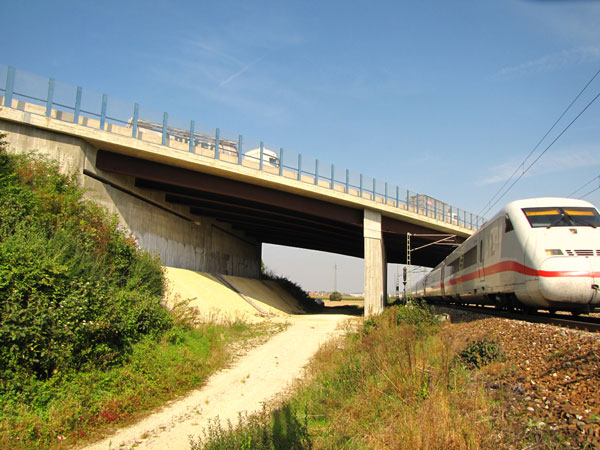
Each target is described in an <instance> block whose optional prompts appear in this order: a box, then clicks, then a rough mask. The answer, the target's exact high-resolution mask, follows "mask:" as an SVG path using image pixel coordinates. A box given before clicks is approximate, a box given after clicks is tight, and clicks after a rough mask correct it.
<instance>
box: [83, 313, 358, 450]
mask: <svg viewBox="0 0 600 450" xmlns="http://www.w3.org/2000/svg"><path fill="white" fill-rule="evenodd" d="M349 319H350V318H349V316H345V315H338V314H335V315H333V314H331V315H329V314H326V315H297V316H290V317H287V318H286V320H287V321H289V322H290V323H291V325H290V326H289V327H288V328H287V329H286V330H285V331H283V332H281V333H279V334H277V335H275V336H274V337H272V338H271V339H270V340H269V341H268V342H267V343H265V344H263V345H261V346H259V347H256V348H254V349H252V350H250V351H249V352H248V353H247V354H246V355H245V356H242V357H240V358H239V359H238V360H237V361H235V362H234V363H233V365H232V367H230V368H228V369H225V370H223V371H221V372H219V373H217V374H215V375H213V376H212V377H211V378H210V379H209V380H208V382H207V384H206V385H205V386H204V387H202V388H201V389H199V390H196V391H194V392H192V393H190V394H189V395H188V396H187V397H185V398H183V399H182V400H179V401H177V402H174V403H172V404H169V405H167V406H166V407H164V408H163V409H162V410H160V411H158V412H156V413H154V414H152V415H150V416H149V417H147V418H146V419H144V420H142V421H141V422H139V423H137V424H134V425H132V426H130V427H127V428H124V429H122V430H120V431H118V432H117V433H116V434H114V435H112V436H109V437H107V438H105V439H104V440H102V441H100V442H98V443H96V444H94V445H91V446H89V447H86V450H105V449H130V448H136V449H157V450H158V449H160V450H162V449H188V448H189V436H190V435H192V436H195V437H197V436H201V435H202V430H203V429H204V428H205V427H206V426H207V425H208V423H209V420H214V418H215V417H217V416H218V418H219V419H220V420H221V422H222V423H226V421H227V420H228V419H230V420H232V421H233V422H234V423H235V422H236V421H237V417H238V412H243V411H247V412H248V413H251V412H254V411H258V410H261V409H262V404H263V403H264V402H267V401H268V400H270V399H273V398H275V397H276V396H278V395H280V394H284V393H285V392H286V388H287V387H289V386H290V384H291V383H292V382H293V381H294V380H295V379H296V378H298V377H299V376H301V375H302V372H303V367H304V366H305V365H306V364H307V363H308V362H309V360H310V358H311V357H312V356H313V355H314V354H315V353H316V351H317V350H318V349H319V347H320V346H321V344H323V343H324V342H326V341H327V340H328V339H330V338H331V337H332V336H335V335H337V334H341V333H343V332H344V331H345V325H344V324H345V323H346V322H347V321H348V320H349ZM354 320H357V318H354Z"/></svg>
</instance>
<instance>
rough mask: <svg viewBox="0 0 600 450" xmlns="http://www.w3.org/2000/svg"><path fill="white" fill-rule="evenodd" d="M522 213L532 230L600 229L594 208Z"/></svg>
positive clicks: (546, 209) (536, 210)
mask: <svg viewBox="0 0 600 450" xmlns="http://www.w3.org/2000/svg"><path fill="white" fill-rule="evenodd" d="M523 212H524V213H525V217H527V220H529V224H530V225H531V227H532V228H543V227H546V228H552V227H593V228H596V227H600V215H599V214H598V211H596V209H595V208H580V207H556V208H554V207H544V208H523Z"/></svg>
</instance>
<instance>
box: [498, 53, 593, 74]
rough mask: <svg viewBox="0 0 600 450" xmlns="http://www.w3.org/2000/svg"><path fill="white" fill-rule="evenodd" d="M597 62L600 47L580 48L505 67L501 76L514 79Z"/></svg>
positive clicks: (501, 71)
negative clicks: (529, 74) (534, 73)
mask: <svg viewBox="0 0 600 450" xmlns="http://www.w3.org/2000/svg"><path fill="white" fill-rule="evenodd" d="M596 61H600V46H587V47H578V48H572V49H569V50H563V51H561V52H557V53H551V54H549V55H545V56H542V57H540V58H537V59H534V60H531V61H526V62H524V63H521V64H518V65H515V66H510V67H504V68H503V69H501V70H500V72H499V75H500V76H502V77H514V76H519V75H523V74H528V73H533V72H548V71H554V70H558V69H561V68H563V67H568V66H573V65H578V64H583V63H589V62H596Z"/></svg>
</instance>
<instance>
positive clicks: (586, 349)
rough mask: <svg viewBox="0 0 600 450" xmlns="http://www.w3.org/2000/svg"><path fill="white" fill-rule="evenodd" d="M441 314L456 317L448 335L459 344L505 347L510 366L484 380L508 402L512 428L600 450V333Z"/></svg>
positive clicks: (500, 367) (489, 371) (502, 366)
mask: <svg viewBox="0 0 600 450" xmlns="http://www.w3.org/2000/svg"><path fill="white" fill-rule="evenodd" d="M439 309H440V312H442V313H447V314H449V315H450V316H451V318H452V319H451V320H452V322H453V324H452V325H451V326H448V327H446V328H445V329H444V331H443V333H448V335H449V337H452V339H454V340H455V342H457V345H463V344H464V345H466V343H467V342H469V341H472V340H477V339H482V338H484V337H485V338H487V339H490V340H495V341H497V342H498V343H499V344H500V346H501V348H502V350H503V353H504V355H505V358H506V359H505V361H504V362H502V363H496V364H494V365H493V366H492V367H486V368H484V369H483V370H482V371H481V375H482V376H484V377H485V378H484V380H485V385H486V387H487V388H488V389H490V390H493V391H495V392H497V394H498V395H499V396H501V397H503V398H504V399H505V402H508V404H507V405H505V406H506V408H505V409H506V410H507V413H506V414H504V413H503V414H501V415H503V416H505V417H504V420H505V421H506V423H507V424H509V425H510V426H511V428H512V427H516V428H519V427H521V428H522V430H523V433H524V434H525V435H526V434H527V433H528V432H531V431H532V429H534V428H535V429H536V432H537V431H540V430H546V431H550V432H560V434H562V435H563V437H564V438H565V439H567V440H568V441H569V444H570V445H571V446H573V447H575V448H577V447H582V446H585V445H587V446H588V448H589V447H591V448H600V335H599V334H595V333H589V332H584V331H576V330H568V329H564V328H560V327H557V326H555V325H547V324H534V323H529V322H523V321H516V320H510V319H503V318H490V317H489V316H484V315H481V314H476V313H469V312H464V311H456V310H452V309H449V308H439ZM515 444H517V443H516V442H515ZM521 444H522V443H521Z"/></svg>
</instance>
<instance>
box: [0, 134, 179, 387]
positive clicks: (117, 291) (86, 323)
mask: <svg viewBox="0 0 600 450" xmlns="http://www.w3.org/2000/svg"><path fill="white" fill-rule="evenodd" d="M0 139H1V137H0ZM83 195H84V191H83V190H82V189H81V188H80V187H78V186H77V183H76V179H75V177H74V176H66V175H63V174H61V173H60V172H59V170H58V166H57V164H56V163H53V162H50V161H47V160H45V159H44V158H42V157H39V156H33V155H13V154H9V153H8V152H7V151H6V148H5V146H4V145H0V392H2V391H6V390H13V389H19V388H18V386H20V385H22V384H23V380H27V379H29V378H31V377H33V378H37V379H47V378H50V377H52V376H53V375H55V374H57V373H64V372H68V371H70V370H79V369H82V368H84V367H86V366H87V365H91V366H95V367H106V366H107V365H109V364H112V363H114V362H117V361H119V359H120V358H122V356H123V355H124V354H126V353H127V351H128V349H129V348H130V347H131V344H132V343H134V342H137V341H138V340H140V339H141V338H142V337H143V336H146V335H152V334H156V333H161V332H162V331H163V330H165V329H167V328H168V327H169V326H170V324H171V319H170V317H169V316H168V314H167V312H166V311H165V310H164V309H163V308H162V307H161V306H160V301H161V299H162V294H163V291H164V285H163V273H162V267H161V265H160V262H159V261H158V259H156V258H154V257H152V256H151V255H149V254H147V253H146V252H144V251H142V250H140V249H139V248H138V247H137V244H136V242H135V239H134V238H133V237H132V236H131V235H128V234H127V233H125V232H124V231H123V230H121V229H120V228H119V227H118V224H117V220H116V218H114V217H109V216H108V215H107V213H106V212H105V211H104V210H102V209H101V208H99V207H98V206H96V205H94V204H92V203H91V202H89V201H86V200H84V197H83Z"/></svg>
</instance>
